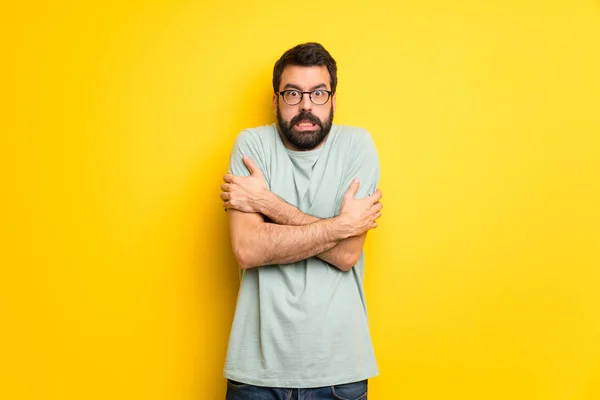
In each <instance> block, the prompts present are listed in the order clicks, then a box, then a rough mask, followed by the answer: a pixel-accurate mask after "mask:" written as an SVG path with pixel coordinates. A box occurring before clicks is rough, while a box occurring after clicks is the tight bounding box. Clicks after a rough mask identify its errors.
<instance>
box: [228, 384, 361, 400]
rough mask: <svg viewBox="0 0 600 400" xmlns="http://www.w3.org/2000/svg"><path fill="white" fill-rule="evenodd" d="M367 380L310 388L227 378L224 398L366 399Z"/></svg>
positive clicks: (252, 399) (250, 399)
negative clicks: (279, 386)
mask: <svg viewBox="0 0 600 400" xmlns="http://www.w3.org/2000/svg"><path fill="white" fill-rule="evenodd" d="M367 386H368V381H367V380H364V381H360V382H353V383H346V384H343V385H334V386H323V387H317V388H310V389H285V388H271V387H262V386H254V385H248V384H245V383H241V382H236V381H232V380H227V395H226V397H225V399H226V400H366V399H367Z"/></svg>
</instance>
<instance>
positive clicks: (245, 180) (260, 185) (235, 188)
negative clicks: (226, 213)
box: [221, 156, 271, 213]
mask: <svg viewBox="0 0 600 400" xmlns="http://www.w3.org/2000/svg"><path fill="white" fill-rule="evenodd" d="M242 160H243V161H244V164H245V165H246V167H248V170H249V171H250V176H235V175H231V174H227V175H225V176H224V177H223V180H224V181H225V183H224V184H223V185H221V200H223V207H224V208H225V210H227V209H229V208H233V209H234V210H238V211H242V212H256V213H263V207H264V201H265V200H266V198H267V196H268V195H269V194H270V193H271V192H270V191H269V188H268V187H267V183H266V182H265V178H264V176H263V173H262V172H261V170H260V169H259V168H258V166H256V164H254V162H253V161H252V160H251V159H250V158H249V157H248V156H244V157H243V159H242Z"/></svg>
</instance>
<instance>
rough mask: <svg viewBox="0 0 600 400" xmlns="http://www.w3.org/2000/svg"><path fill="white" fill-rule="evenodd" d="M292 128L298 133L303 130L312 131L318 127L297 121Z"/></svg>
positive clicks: (311, 123)
mask: <svg viewBox="0 0 600 400" xmlns="http://www.w3.org/2000/svg"><path fill="white" fill-rule="evenodd" d="M294 127H295V128H296V129H297V130H299V131H305V130H314V129H316V128H317V127H318V125H317V124H315V123H314V122H311V121H308V120H302V121H299V122H298V123H296V124H295V125H294Z"/></svg>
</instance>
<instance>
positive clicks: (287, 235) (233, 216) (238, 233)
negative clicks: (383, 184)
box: [221, 157, 383, 271]
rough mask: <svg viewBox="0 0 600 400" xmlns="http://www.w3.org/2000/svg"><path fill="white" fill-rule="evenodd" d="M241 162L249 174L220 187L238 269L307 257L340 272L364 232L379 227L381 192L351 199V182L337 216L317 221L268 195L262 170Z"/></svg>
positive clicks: (352, 261) (355, 183) (354, 253)
mask: <svg viewBox="0 0 600 400" xmlns="http://www.w3.org/2000/svg"><path fill="white" fill-rule="evenodd" d="M243 161H244V163H245V164H246V166H247V167H248V169H249V171H250V172H251V175H250V176H246V177H242V176H233V175H230V174H228V175H225V177H224V180H225V184H223V185H222V186H221V190H222V192H221V199H222V200H223V206H224V208H225V209H226V210H230V231H231V241H232V247H233V251H234V254H235V256H236V259H237V260H238V263H239V264H240V267H241V268H243V269H246V268H252V267H257V266H261V265H269V264H287V263H292V262H295V261H299V260H303V259H306V258H309V257H318V258H320V259H322V260H324V261H326V262H328V263H329V264H332V265H334V266H336V267H337V268H339V269H340V270H342V271H347V270H350V269H351V268H352V267H353V266H354V265H355V264H356V262H357V261H358V259H359V257H360V254H361V252H362V248H363V244H364V241H365V238H366V233H367V231H368V230H370V229H373V228H376V227H377V223H376V222H375V221H376V220H377V218H379V217H380V216H381V208H382V207H383V205H382V204H381V203H380V202H379V200H380V199H381V192H380V191H379V190H378V191H376V192H375V193H374V194H373V195H372V196H370V197H368V198H365V199H355V198H354V196H355V195H356V192H357V190H358V187H359V182H358V180H354V181H353V182H352V184H351V185H350V188H349V189H348V191H347V192H346V194H345V196H344V199H343V202H342V208H341V213H340V215H339V216H337V217H333V218H326V219H320V218H317V217H313V216H311V215H307V214H304V213H303V212H301V211H300V210H298V209H297V208H296V207H294V206H292V205H290V204H288V203H287V202H285V201H284V200H283V199H281V198H280V197H278V196H277V195H275V194H274V193H272V192H271V191H269V189H268V188H267V186H266V184H265V180H264V177H263V175H262V172H261V171H260V169H259V168H258V167H257V166H256V165H255V164H254V163H253V162H252V161H251V160H250V159H249V158H247V157H244V159H243ZM265 217H266V218H268V219H269V220H270V221H271V222H272V223H269V222H266V221H265Z"/></svg>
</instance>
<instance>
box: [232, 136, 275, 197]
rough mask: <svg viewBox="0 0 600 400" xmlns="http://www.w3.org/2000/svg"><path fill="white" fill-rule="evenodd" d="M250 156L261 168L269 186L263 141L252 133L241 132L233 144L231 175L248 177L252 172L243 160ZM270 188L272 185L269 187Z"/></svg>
mask: <svg viewBox="0 0 600 400" xmlns="http://www.w3.org/2000/svg"><path fill="white" fill-rule="evenodd" d="M243 156H248V157H250V159H251V160H252V161H254V163H255V164H256V165H257V166H258V167H259V168H260V170H261V171H262V172H263V175H264V176H265V181H267V185H269V178H268V175H269V174H268V171H267V169H266V162H265V153H264V149H263V146H262V143H261V141H260V140H259V139H258V138H257V137H256V135H255V134H253V133H252V132H250V131H247V130H244V131H242V132H240V133H239V134H238V136H237V138H236V140H235V142H234V144H233V149H232V150H231V154H230V157H229V173H230V174H232V175H236V176H248V175H250V171H248V168H247V167H246V164H244V161H243V160H242V157H243ZM269 186H270V185H269Z"/></svg>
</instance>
